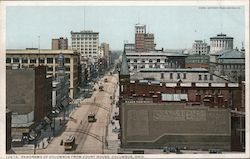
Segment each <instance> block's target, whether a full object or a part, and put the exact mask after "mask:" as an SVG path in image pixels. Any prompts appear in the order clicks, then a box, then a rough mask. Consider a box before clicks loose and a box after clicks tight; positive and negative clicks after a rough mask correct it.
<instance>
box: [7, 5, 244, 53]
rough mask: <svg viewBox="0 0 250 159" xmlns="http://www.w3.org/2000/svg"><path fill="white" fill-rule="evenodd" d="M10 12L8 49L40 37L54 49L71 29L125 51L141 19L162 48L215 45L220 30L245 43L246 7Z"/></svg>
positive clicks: (26, 9)
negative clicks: (92, 34) (96, 35)
mask: <svg viewBox="0 0 250 159" xmlns="http://www.w3.org/2000/svg"><path fill="white" fill-rule="evenodd" d="M17 13H18V14H17ZM114 13H116V14H114ZM6 16H7V18H6V26H7V30H6V48H7V49H24V48H30V47H38V36H40V46H41V47H40V48H41V49H50V48H51V39H52V38H58V37H67V38H68V39H69V46H71V35H70V31H81V30H93V31H96V32H99V34H100V37H99V39H100V40H99V42H100V43H102V42H106V43H109V44H110V47H111V50H122V49H123V44H124V41H127V42H129V43H134V38H135V37H134V31H135V28H134V27H135V24H136V23H141V24H145V25H146V26H147V32H150V33H154V34H155V43H156V44H157V45H156V48H158V49H160V48H164V49H185V48H191V47H192V43H193V42H194V40H205V41H206V42H207V43H208V44H210V40H209V38H210V37H213V36H216V35H217V34H220V33H224V34H227V36H231V37H234V48H235V47H238V48H241V46H242V42H244V43H245V40H244V39H245V29H244V28H245V18H244V17H245V16H244V7H234V8H232V7H231V8H228V9H225V8H224V9H221V8H214V9H208V8H206V7H202V6H201V7H199V6H197V7H193V6H189V7H176V6H147V7H146V6H132V7H126V6H119V7H118V6H112V7H111V6H105V7H104V6H87V7H86V6H85V7H84V6H81V7H7V14H6ZM215 17H216V18H215ZM17 24H18V25H17ZM24 38H25V40H22V39H24Z"/></svg>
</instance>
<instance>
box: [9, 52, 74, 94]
mask: <svg viewBox="0 0 250 159" xmlns="http://www.w3.org/2000/svg"><path fill="white" fill-rule="evenodd" d="M59 54H63V55H64V58H65V73H66V74H67V75H68V76H69V79H70V87H69V91H70V92H69V96H70V98H74V97H75V96H76V95H77V92H78V89H77V87H78V83H79V81H78V69H79V68H78V67H79V54H78V53H77V52H76V51H73V50H47V49H42V50H38V49H36V50H34V49H32V50H25V49H8V50H7V51H6V67H7V68H8V67H12V65H13V64H14V65H15V64H18V65H19V67H20V68H30V67H36V66H38V65H44V66H47V70H46V72H47V75H52V76H53V78H56V77H57V76H58V55H59Z"/></svg>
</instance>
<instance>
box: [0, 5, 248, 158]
mask: <svg viewBox="0 0 250 159" xmlns="http://www.w3.org/2000/svg"><path fill="white" fill-rule="evenodd" d="M221 5H227V6H238V5H242V6H244V7H245V28H246V29H245V44H249V1H248V0H237V1H235V0H233V1H221V0H220V1H0V72H1V73H0V74H1V76H0V88H1V90H0V91H1V92H0V105H1V106H2V108H3V109H0V113H1V116H0V122H1V124H0V129H1V130H4V132H2V134H4V135H1V136H0V141H4V142H2V143H4V144H1V145H0V155H1V157H3V156H5V105H6V104H5V102H6V95H5V92H6V87H5V79H6V77H5V49H6V48H5V46H6V45H5V44H6V43H5V40H6V39H5V38H6V34H5V30H6V7H7V6H218V7H219V6H221ZM245 49H246V57H245V58H246V60H245V61H246V64H245V68H246V79H247V80H246V94H245V97H246V103H245V105H246V114H247V115H246V129H245V130H246V153H243V154H220V155H216V154H215V155H208V154H195V155H191V154H190V155H189V154H185V155H173V154H169V155H144V158H173V157H174V158H249V157H250V156H249V150H250V149H249V98H248V97H249V80H248V79H249V45H246V46H245ZM49 155H50V154H49ZM40 156H47V155H40ZM50 156H56V155H50ZM85 156H90V155H85ZM91 156H93V155H91ZM102 156H109V155H102ZM112 156H124V155H115V154H114V155H112ZM125 156H126V155H125ZM133 156H137V155H133ZM139 156H141V155H139ZM31 158H32V157H31Z"/></svg>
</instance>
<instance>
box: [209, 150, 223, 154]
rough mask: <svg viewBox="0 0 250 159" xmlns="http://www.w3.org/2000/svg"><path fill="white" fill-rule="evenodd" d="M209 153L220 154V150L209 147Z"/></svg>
mask: <svg viewBox="0 0 250 159" xmlns="http://www.w3.org/2000/svg"><path fill="white" fill-rule="evenodd" d="M208 152H209V153H214V154H221V153H222V150H221V149H209V150H208Z"/></svg>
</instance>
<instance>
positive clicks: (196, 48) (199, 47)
mask: <svg viewBox="0 0 250 159" xmlns="http://www.w3.org/2000/svg"><path fill="white" fill-rule="evenodd" d="M192 52H193V54H199V55H207V54H208V52H209V47H208V45H207V43H206V42H205V41H204V42H203V41H202V40H195V41H194V43H193V48H192Z"/></svg>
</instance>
